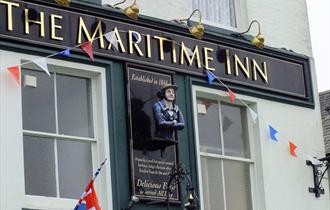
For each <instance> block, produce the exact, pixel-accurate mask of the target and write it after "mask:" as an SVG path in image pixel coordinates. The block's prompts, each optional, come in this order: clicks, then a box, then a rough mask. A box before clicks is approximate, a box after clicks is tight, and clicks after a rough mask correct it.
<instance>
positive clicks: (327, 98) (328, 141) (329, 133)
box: [319, 90, 330, 153]
mask: <svg viewBox="0 0 330 210" xmlns="http://www.w3.org/2000/svg"><path fill="white" fill-rule="evenodd" d="M319 96H320V97H319V98H320V106H321V117H322V126H323V136H324V145H325V151H326V153H330V114H329V113H328V112H327V111H326V107H329V108H330V90H328V91H325V92H322V93H320V94H319Z"/></svg>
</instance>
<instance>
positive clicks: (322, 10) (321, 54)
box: [306, 0, 330, 92]
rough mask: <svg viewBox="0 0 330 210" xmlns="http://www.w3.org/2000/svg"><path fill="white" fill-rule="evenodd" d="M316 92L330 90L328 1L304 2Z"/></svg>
mask: <svg viewBox="0 0 330 210" xmlns="http://www.w3.org/2000/svg"><path fill="white" fill-rule="evenodd" d="M306 2H307V7H308V16H309V26H310V32H311V36H312V46H313V56H314V59H315V67H316V76H317V83H318V84H317V86H318V91H319V92H323V91H326V90H330V53H329V51H330V50H329V48H330V42H329V40H330V34H329V27H330V21H329V19H330V17H329V13H330V4H329V0H306Z"/></svg>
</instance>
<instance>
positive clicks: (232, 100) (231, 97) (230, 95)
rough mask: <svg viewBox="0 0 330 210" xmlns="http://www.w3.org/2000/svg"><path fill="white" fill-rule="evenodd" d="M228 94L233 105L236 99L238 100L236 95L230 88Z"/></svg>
mask: <svg viewBox="0 0 330 210" xmlns="http://www.w3.org/2000/svg"><path fill="white" fill-rule="evenodd" d="M227 94H228V97H229V101H230V103H232V104H233V103H234V102H235V98H236V96H235V94H234V93H233V91H231V90H230V89H229V88H228V92H227Z"/></svg>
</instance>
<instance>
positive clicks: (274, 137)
mask: <svg viewBox="0 0 330 210" xmlns="http://www.w3.org/2000/svg"><path fill="white" fill-rule="evenodd" d="M269 133H270V138H271V139H272V140H274V141H278V140H277V138H276V136H275V135H276V134H277V130H275V129H274V128H273V127H272V126H271V125H269Z"/></svg>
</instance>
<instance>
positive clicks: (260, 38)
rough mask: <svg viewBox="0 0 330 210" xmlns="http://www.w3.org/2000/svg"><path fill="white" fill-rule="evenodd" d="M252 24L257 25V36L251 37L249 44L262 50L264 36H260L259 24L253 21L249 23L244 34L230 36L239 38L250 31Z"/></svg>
mask: <svg viewBox="0 0 330 210" xmlns="http://www.w3.org/2000/svg"><path fill="white" fill-rule="evenodd" d="M253 23H256V24H257V25H258V34H257V35H256V36H255V37H253V39H251V40H250V43H251V44H252V45H254V46H256V47H257V48H259V49H262V48H264V46H265V45H264V42H265V37H264V35H262V34H261V31H260V23H259V22H258V21H257V20H253V21H252V22H251V23H250V25H249V28H248V29H247V30H246V31H244V32H242V33H237V34H232V36H235V37H239V36H241V35H243V34H246V33H247V32H249V31H250V29H251V26H252V24H253Z"/></svg>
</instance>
